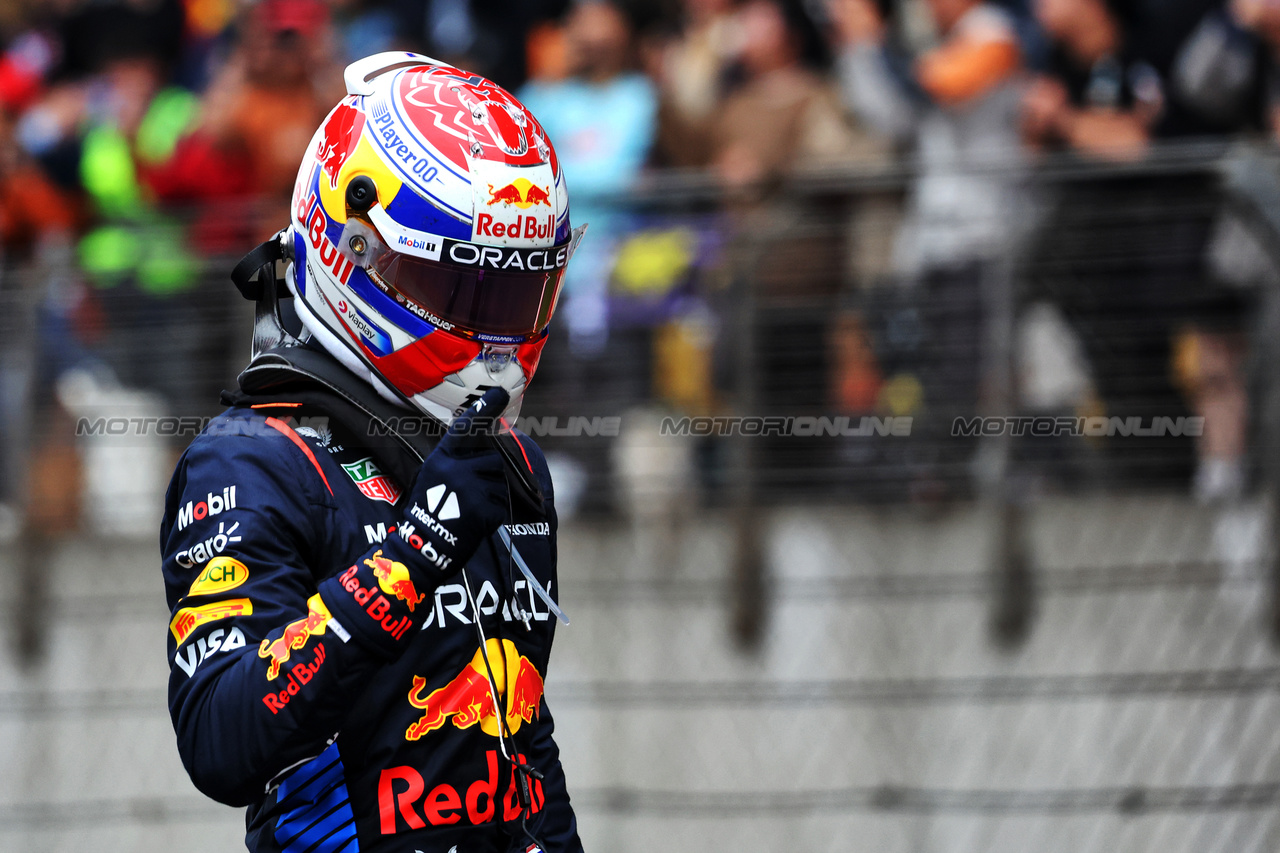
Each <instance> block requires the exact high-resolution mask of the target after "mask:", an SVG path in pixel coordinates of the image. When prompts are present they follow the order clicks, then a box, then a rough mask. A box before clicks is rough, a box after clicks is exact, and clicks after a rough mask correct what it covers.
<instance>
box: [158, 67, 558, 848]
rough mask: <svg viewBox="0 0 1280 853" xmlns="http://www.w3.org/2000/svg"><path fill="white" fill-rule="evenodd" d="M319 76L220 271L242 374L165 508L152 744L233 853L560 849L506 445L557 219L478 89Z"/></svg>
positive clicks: (539, 528) (554, 249) (546, 548)
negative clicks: (238, 309)
mask: <svg viewBox="0 0 1280 853" xmlns="http://www.w3.org/2000/svg"><path fill="white" fill-rule="evenodd" d="M345 78H346V86H347V93H348V94H347V96H346V97H345V98H343V100H342V102H341V103H339V104H338V105H337V106H336V107H335V108H334V110H333V112H331V113H330V114H329V116H328V117H327V118H326V119H325V121H324V124H323V125H322V126H321V127H320V128H319V130H318V131H317V132H316V134H315V137H314V138H313V139H312V142H311V146H310V148H309V149H308V152H307V154H306V156H305V157H304V159H303V162H302V165H301V167H300V169H299V171H298V177H297V182H296V184H295V187H294V193H293V209H292V213H291V217H290V223H289V226H288V227H287V228H285V229H284V230H282V231H281V232H280V233H279V234H278V235H276V237H274V238H273V239H271V240H269V241H267V242H266V243H264V244H262V245H261V246H259V247H258V248H257V249H255V250H254V251H253V252H251V253H250V254H249V255H248V256H247V257H246V259H245V260H244V261H242V262H241V263H240V265H239V266H237V268H236V270H235V271H234V272H233V274H232V278H233V280H234V281H235V282H236V284H237V286H238V287H239V288H240V290H241V292H242V293H243V294H244V295H245V296H246V297H248V298H251V299H254V300H255V301H256V302H257V321H256V323H255V327H254V359H253V361H252V362H251V363H250V364H249V366H248V367H247V368H246V369H245V371H244V372H243V373H242V374H241V375H240V378H239V382H238V388H237V389H236V390H234V391H230V392H226V393H225V394H224V396H223V399H224V402H225V403H226V404H227V405H228V406H229V408H228V409H227V410H226V411H225V412H224V413H223V414H222V415H220V416H219V417H217V418H215V419H214V420H213V421H212V422H211V423H210V425H209V427H208V428H207V429H206V430H205V431H204V432H203V433H202V434H201V435H200V436H199V437H198V438H197V439H196V440H195V441H194V442H193V443H192V444H191V446H190V447H189V448H188V449H187V450H186V452H185V453H184V454H183V456H182V458H181V460H180V461H179V463H178V466H177V470H176V471H175V473H174V475H173V480H172V482H171V483H170V486H169V491H168V494H167V496H166V503H165V516H164V521H163V523H162V525H161V530H160V547H161V552H162V557H163V571H164V579H165V587H166V592H167V595H168V602H169V608H170V611H171V620H170V623H169V634H168V657H169V661H170V668H171V675H170V681H169V710H170V714H171V716H172V719H173V726H174V730H175V731H176V733H177V739H178V750H179V752H180V754H181V756H182V761H183V763H184V765H185V767H186V769H187V772H188V773H189V774H190V776H191V779H192V781H193V782H194V783H195V785H196V787H197V788H199V789H200V790H201V791H202V792H204V793H205V794H207V795H208V796H210V797H212V798H213V799H215V800H218V801H219V802H222V803H226V804H228V805H232V806H245V807H247V808H248V813H247V818H246V825H247V835H246V843H247V845H248V848H249V849H250V850H251V851H257V853H267V851H272V853H275V851H284V852H285V853H294V851H297V853H303V851H307V852H308V853H325V851H343V853H356V851H371V852H372V851H396V853H415V851H418V852H419V853H447V851H459V852H460V853H481V851H527V853H534V851H539V850H543V851H548V853H551V851H574V850H581V848H582V845H581V842H580V841H579V838H578V833H577V824H576V821H575V818H574V813H573V810H572V808H571V806H570V803H569V796H568V793H567V791H566V787H565V780H564V773H563V771H562V769H561V765H560V759H559V752H558V750H557V747H556V744H555V741H554V740H553V739H552V719H551V714H550V712H549V710H548V708H547V704H546V702H545V700H544V698H543V678H544V676H545V673H546V670H547V659H548V656H549V654H550V650H551V642H552V637H553V633H554V627H555V623H556V621H557V620H558V619H559V620H561V621H566V622H567V620H564V618H563V612H562V611H561V610H560V608H559V606H558V604H557V601H556V598H557V595H556V594H557V593H558V591H559V587H558V585H557V584H556V577H555V571H556V568H555V567H556V542H555V536H556V515H555V510H554V508H553V503H552V486H551V479H550V475H549V474H548V471H547V465H546V462H545V460H544V458H543V456H542V453H541V452H540V451H539V449H538V448H537V446H535V445H534V444H533V442H532V441H530V440H529V438H528V437H527V436H524V435H522V434H520V433H518V432H516V431H514V430H512V429H511V428H510V424H512V423H514V421H515V418H516V417H517V415H518V413H519V410H520V401H521V397H522V395H523V393H524V390H525V387H526V386H527V385H528V383H529V381H530V380H531V379H532V378H533V375H534V371H535V370H536V369H537V366H538V357H539V354H540V352H541V349H542V346H543V343H544V342H545V336H546V327H547V323H548V322H549V321H550V319H551V315H552V312H553V310H554V309H555V305H556V299H557V297H558V295H559V290H560V283H561V279H562V278H563V276H564V270H565V265H566V264H567V262H568V260H569V257H570V256H571V255H572V253H573V249H574V248H575V246H576V244H577V241H578V240H579V239H580V237H581V233H582V228H581V227H580V228H578V229H577V230H573V229H571V228H570V225H569V203H568V195H567V191H566V187H565V179H564V175H563V174H562V172H561V170H560V166H559V163H558V161H557V159H556V153H555V150H554V149H553V148H552V147H551V142H550V140H548V139H547V137H546V134H545V133H544V132H543V130H542V127H541V125H539V124H538V122H537V120H536V119H535V118H534V117H533V116H532V115H531V114H530V113H529V112H528V111H527V110H526V109H525V108H524V106H522V105H521V104H520V103H519V102H518V101H517V100H516V99H515V98H513V97H512V96H511V95H510V94H509V93H507V92H506V91H504V90H503V89H501V88H499V87H498V86H496V85H494V84H493V83H492V82H490V81H489V80H486V79H484V78H483V77H479V76H476V75H474V74H470V73H468V72H466V71H462V70H460V69H458V68H454V67H451V66H448V65H445V64H442V63H440V62H437V61H436V60H433V59H430V58H429V57H425V56H420V55H417V54H411V53H400V52H397V53H383V54H378V55H376V56H371V57H367V58H365V59H362V60H360V61H358V62H356V63H353V64H352V65H351V66H349V67H348V68H347V69H346V73H345ZM280 276H282V280H281V279H280V278H278V277H280ZM295 318H296V319H295Z"/></svg>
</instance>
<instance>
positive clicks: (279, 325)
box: [223, 231, 546, 521]
mask: <svg viewBox="0 0 1280 853" xmlns="http://www.w3.org/2000/svg"><path fill="white" fill-rule="evenodd" d="M287 236H288V235H287V231H280V232H279V233H277V234H276V235H275V236H273V237H272V238H271V239H270V240H267V241H266V242H265V243H261V244H259V245H258V246H257V247H256V248H255V249H253V250H252V251H251V252H249V254H247V255H245V256H244V257H243V258H242V259H241V260H240V262H239V263H238V264H236V266H235V268H234V269H233V270H232V271H231V281H232V282H233V283H234V284H235V286H236V289H238V290H239V291H240V293H241V295H242V296H244V298H245V299H248V300H250V301H253V302H255V303H256V305H257V308H256V311H255V317H254V325H253V355H254V359H253V361H252V362H251V363H250V365H249V367H248V368H246V369H245V371H244V372H243V373H242V374H240V390H239V391H238V392H224V394H223V401H224V402H226V403H227V404H228V405H237V404H239V403H240V399H239V397H238V396H237V395H239V394H245V395H250V396H254V397H255V399H254V400H253V401H252V402H263V401H264V399H265V398H266V397H271V398H272V399H274V400H277V401H279V400H288V401H289V402H295V403H303V404H304V405H308V406H311V407H313V408H315V409H318V410H319V411H320V412H322V413H323V414H327V415H329V416H331V417H333V418H334V419H335V420H337V421H338V422H339V423H341V424H342V425H343V426H345V427H347V429H348V430H349V431H351V433H352V434H353V435H357V436H366V437H367V438H368V439H369V449H370V451H371V452H373V453H374V456H375V459H376V460H377V462H378V463H379V465H384V467H385V470H387V471H390V472H391V473H392V476H395V477H398V478H399V480H400V482H402V483H412V482H413V480H414V478H415V477H416V476H417V471H418V468H419V467H421V465H422V462H423V460H424V459H426V458H427V455H428V454H429V453H430V452H431V451H432V449H433V448H434V447H435V439H436V437H437V436H435V435H433V431H432V430H423V429H417V430H412V431H406V430H401V429H399V428H398V425H399V424H402V423H404V422H405V421H406V420H409V419H407V418H406V417H405V412H404V410H402V409H399V408H397V407H395V406H393V405H392V404H390V403H388V402H387V401H386V400H384V399H383V398H382V397H380V396H379V395H378V393H377V392H376V391H374V390H373V388H371V387H370V386H369V384H368V383H367V382H364V381H362V380H361V379H360V378H358V377H357V376H355V375H354V374H352V373H351V371H349V370H347V369H346V368H345V367H343V366H342V365H341V364H339V363H338V362H337V361H336V360H334V359H333V358H330V357H329V356H328V355H327V354H326V353H323V352H321V351H317V350H313V349H311V348H309V347H306V346H304V345H303V344H302V343H301V341H299V340H298V339H297V338H296V337H294V335H292V334H291V333H290V332H289V331H288V330H287V329H286V328H285V324H284V321H283V319H282V318H281V315H280V300H281V299H282V298H287V297H290V296H292V294H291V293H290V291H289V289H288V287H287V286H286V285H285V283H284V282H283V281H282V280H281V279H280V278H279V277H278V276H277V275H276V264H277V262H279V261H281V260H285V257H286V249H285V247H286V245H287V242H286V238H287ZM286 392H287V393H288V394H290V395H292V396H288V397H281V394H283V393H286ZM300 395H305V396H306V397H307V398H308V399H303V396H300ZM245 399H246V400H247V397H246V398H245ZM420 425H421V423H420V422H419V426H420ZM384 438H389V439H391V440H390V441H387V440H382V441H379V440H378V439H384ZM494 444H495V445H496V447H497V449H498V452H499V453H500V454H501V455H502V458H503V461H504V462H505V463H506V465H505V466H504V468H505V470H506V478H507V486H508V488H509V489H510V492H511V500H512V510H513V513H514V515H515V516H516V517H515V518H513V519H512V520H513V521H537V520H545V518H546V512H545V510H544V509H543V503H542V500H543V499H542V489H541V488H540V487H539V485H538V480H537V477H536V476H535V475H534V473H533V470H532V468H531V467H530V465H529V460H528V458H527V457H526V456H525V453H524V449H523V448H522V447H521V446H520V443H519V441H518V440H517V439H516V438H515V437H514V436H512V435H510V434H503V435H500V436H497V437H495V439H494ZM383 457H385V458H383Z"/></svg>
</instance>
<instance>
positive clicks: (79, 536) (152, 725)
mask: <svg viewBox="0 0 1280 853" xmlns="http://www.w3.org/2000/svg"><path fill="white" fill-rule="evenodd" d="M0 45H2V46H3V47H2V49H0V578H2V579H3V583H0V602H2V606H3V623H2V624H3V634H4V636H3V639H4V643H3V647H2V648H0V765H2V766H3V767H4V772H3V773H0V849H3V850H15V851H17V850H22V851H64V850H66V851H70V850H76V851H79V850H84V849H89V850H93V851H95V853H106V851H136V850H151V849H180V850H183V851H226V850H234V849H237V848H239V847H240V846H241V837H242V834H243V818H242V815H241V813H240V812H239V811H237V810H232V809H228V808H224V807H221V806H219V805H217V804H215V803H213V802H212V801H209V800H206V799H204V798H203V797H202V796H200V795H199V794H198V793H197V792H196V791H195V789H194V788H193V787H192V786H191V784H190V783H189V781H188V780H187V778H186V776H185V775H184V773H183V771H182V768H181V765H180V763H179V761H178V757H177V753H176V749H175V748H174V745H173V744H174V741H173V734H172V730H171V728H170V724H169V720H168V715H167V711H166V706H165V684H166V679H167V672H168V665H167V664H168V662H167V661H165V660H164V654H165V645H164V632H165V625H166V622H167V618H168V617H167V612H166V610H165V605H164V599H163V595H162V582H161V578H160V573H159V563H158V547H157V544H156V534H157V527H158V522H159V518H160V514H161V502H162V498H163V491H164V488H165V485H166V484H167V480H168V477H169V474H170V472H171V471H172V467H173V464H174V462H175V461H176V458H177V455H178V454H179V453H180V452H181V450H182V448H183V447H184V446H185V445H186V444H187V443H188V442H189V441H190V439H191V437H192V436H193V435H194V433H195V431H196V430H198V428H199V425H200V424H201V423H202V421H201V419H202V418H207V417H209V416H211V415H214V414H216V413H217V412H218V411H219V409H220V406H219V402H218V392H219V390H220V389H223V388H228V387H232V386H233V384H234V381H235V376H236V374H237V373H238V371H239V370H240V369H241V368H242V367H243V366H244V365H245V364H246V363H247V361H248V357H249V343H250V332H251V324H252V305H250V304H249V303H247V302H244V301H243V300H241V299H240V297H239V295H238V294H237V293H236V291H235V290H234V288H233V287H232V286H231V284H230V281H229V279H228V271H229V269H230V268H231V266H232V265H233V263H234V262H235V261H236V260H237V259H238V258H239V257H240V255H241V254H242V253H243V252H245V251H246V250H248V249H249V248H251V247H252V246H253V245H255V244H256V243H257V242H259V241H260V240H263V239H265V238H266V237H268V236H269V235H270V234H271V233H273V232H274V231H275V230H276V229H278V228H280V227H281V226H283V225H284V224H285V223H286V222H287V217H288V196H289V193H290V191H291V189H292V186H293V178H294V175H295V173H296V170H297V166H298V164H299V162H300V161H301V159H302V156H303V154H304V152H305V148H306V146H307V144H308V140H309V139H310V137H311V134H312V133H313V132H314V130H315V128H316V127H317V126H318V125H319V123H320V121H321V119H322V118H323V116H324V115H325V114H326V113H327V111H328V110H329V109H330V108H331V107H332V106H333V105H334V104H335V103H336V102H337V101H338V99H339V98H340V97H341V95H342V82H341V70H342V68H343V66H344V65H345V64H346V63H348V62H350V61H352V60H354V59H356V58H359V57H361V56H364V55H367V54H370V53H374V52H378V51H382V50H391V49H410V50H418V51H423V52H426V53H428V54H430V55H432V56H436V57H439V58H441V59H444V60H448V61H451V62H454V63H456V64H459V65H462V66H465V67H467V68H469V69H473V70H476V71H479V72H481V73H483V74H486V75H488V76H490V77H492V78H493V79H494V80H496V81H497V82H499V83H501V84H502V85H504V86H506V87H508V88H510V89H511V90H512V91H514V92H516V93H517V94H518V95H519V96H520V97H521V98H522V99H523V100H524V101H525V102H526V104H527V105H528V106H529V107H530V108H531V109H532V110H533V112H534V113H535V114H536V115H537V116H538V117H539V118H540V119H541V121H542V123H543V124H544V126H545V127H546V129H547V131H548V133H549V134H550V136H551V139H552V141H553V142H554V144H555V145H556V148H557V151H558V153H559V155H560V158H561V162H562V163H563V164H564V168H565V170H566V174H567V176H568V181H569V184H570V187H571V191H572V194H573V217H574V221H575V222H582V221H589V222H590V223H591V229H590V232H589V234H588V237H587V239H586V241H585V242H584V244H583V246H582V249H581V250H580V252H579V254H578V256H577V257H576V258H575V261H574V265H573V267H571V269H570V273H569V279H568V282H567V285H566V296H565V298H564V299H563V300H562V302H561V308H560V310H559V312H558V315H557V317H556V318H555V321H554V323H553V325H552V330H553V334H552V337H551V342H550V343H549V345H548V346H547V349H546V351H545V354H544V356H543V359H542V364H541V367H540V369H539V372H538V376H537V380H536V382H535V383H534V385H533V387H532V389H531V393H530V394H529V395H528V397H527V398H526V404H525V411H524V413H523V414H524V416H523V417H522V422H521V425H522V426H523V427H524V428H525V430H526V431H527V432H530V433H531V434H532V435H533V436H534V437H535V438H536V439H537V440H538V441H539V442H540V443H541V444H542V445H543V447H544V448H545V449H546V451H547V453H548V457H549V460H550V462H551V465H552V467H553V472H554V476H555V478H556V485H557V493H558V502H559V508H560V514H561V519H562V526H561V538H560V560H561V566H560V574H561V578H560V580H561V584H562V587H563V588H562V589H561V590H558V591H557V592H558V597H559V599H560V601H561V603H562V605H563V606H564V607H565V609H566V610H567V611H568V613H569V615H570V617H571V618H572V620H573V624H572V626H571V627H569V628H562V629H561V631H560V634H559V637H558V640H557V652H556V656H555V665H554V666H553V667H552V670H551V672H550V674H549V678H548V680H547V688H546V689H547V697H548V703H549V705H550V706H552V707H553V708H554V709H555V711H556V716H557V720H558V722H559V726H558V729H559V731H558V739H559V741H560V744H561V748H562V751H563V758H564V763H565V765H566V770H567V773H568V777H569V780H570V790H571V792H572V794H573V796H574V803H575V806H576V807H577V809H578V814H579V818H580V824H581V832H582V836H583V839H584V841H585V843H586V845H587V848H588V849H589V850H597V851H599V850H609V851H640V850H654V849H660V850H685V851H695V850H697V851H702V850H709V849H726V850H731V849H752V850H778V851H783V850H785V851H794V850H805V851H807V850H831V851H836V850H839V851H847V850H866V851H877V853H879V852H880V851H972V850H981V851H1073V853H1074V852H1075V851H1108V853H1111V852H1112V851H1146V850H1158V851H1180V850H1186V851H1197V853H1199V851H1232V853H1234V851H1254V850H1257V851H1263V850H1268V851H1270V850H1275V849H1276V848H1277V847H1278V846H1280V810H1278V806H1280V657H1278V656H1277V648H1278V645H1277V643H1278V640H1280V605H1278V604H1277V602H1278V601H1280V597H1278V596H1277V590H1278V589H1280V548H1277V544H1276V538H1277V535H1280V523H1278V522H1280V515H1278V513H1280V510H1278V509H1277V508H1278V507H1280V500H1278V498H1280V491H1278V489H1280V455H1278V454H1277V449H1278V448H1280V370H1278V369H1277V364H1278V363H1280V362H1278V359H1280V151H1278V149H1277V138H1278V137H1277V134H1278V133H1280V2H1277V0H1230V1H1229V2H1225V1H1224V0H987V1H986V2H983V1H982V0H803V2H802V0H652V2H645V0H631V1H630V2H621V0H619V2H604V1H603V0H600V1H599V2H577V3H573V2H567V0H488V2H483V3H482V2H471V0H385V2H378V0H325V2H321V0H258V2H256V3H253V2H240V0H182V1H181V2H179V0H30V2H23V0H2V2H0ZM978 418H983V419H984V420H977V419H978ZM734 419H738V420H734ZM138 423H141V424H144V426H143V427H138V426H137V424H138Z"/></svg>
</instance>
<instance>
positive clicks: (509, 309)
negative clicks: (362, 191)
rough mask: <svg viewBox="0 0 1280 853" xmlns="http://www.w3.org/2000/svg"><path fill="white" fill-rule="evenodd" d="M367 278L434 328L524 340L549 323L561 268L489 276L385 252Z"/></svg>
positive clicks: (372, 261) (370, 266) (480, 271)
mask: <svg viewBox="0 0 1280 853" xmlns="http://www.w3.org/2000/svg"><path fill="white" fill-rule="evenodd" d="M365 271H366V272H367V273H368V274H369V276H370V278H372V279H374V280H375V282H376V283H378V284H381V285H383V286H384V287H387V288H390V289H391V290H394V291H395V292H396V293H398V294H400V295H401V296H403V297H404V298H405V299H406V300H408V301H409V302H412V303H413V304H414V305H416V306H417V307H419V308H421V309H423V311H425V312H426V313H427V314H428V318H427V319H428V320H430V321H431V322H432V323H433V324H434V325H437V326H439V327H441V328H444V329H447V330H450V331H453V330H461V331H463V332H467V333H471V334H475V335H480V336H487V335H492V336H497V337H510V338H527V337H530V336H533V335H537V334H539V333H541V332H542V330H543V329H545V328H546V327H547V324H548V323H549V322H551V315H552V313H553V312H554V311H555V307H556V301H557V299H558V298H559V296H560V285H561V283H562V282H563V280H564V268H563V267H560V268H559V269H551V270H546V271H527V270H525V271H518V270H495V269H486V268H483V267H476V266H464V265H462V264H451V263H445V262H439V261H428V260H424V259H422V258H417V257H414V256H413V255H406V254H403V253H401V252H396V251H393V250H391V249H384V250H383V251H381V252H377V253H376V255H375V256H374V257H373V258H371V259H370V263H369V264H368V266H366V267H365Z"/></svg>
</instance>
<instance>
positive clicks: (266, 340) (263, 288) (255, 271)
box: [231, 228, 302, 358]
mask: <svg viewBox="0 0 1280 853" xmlns="http://www.w3.org/2000/svg"><path fill="white" fill-rule="evenodd" d="M288 235H289V229H287V228H285V229H283V230H281V231H279V232H278V233H277V234H276V235H275V236H274V237H272V238H271V239H270V240H267V241H266V242H265V243H260V244H259V245H258V246H257V248H255V249H253V251H251V252H249V254H247V255H245V256H244V257H243V258H241V259H240V263H238V264H236V266H235V269H233V270H232V271H231V281H232V282H233V283H234V284H235V286H236V289H238V290H239V291H240V294H241V295H242V296H243V297H244V298H245V299H248V300H251V301H252V302H253V303H254V317H253V357H254V358H257V357H258V355H259V354H260V353H263V352H266V351H267V350H270V349H276V348H277V347H283V346H301V345H302V341H300V340H298V338H297V336H295V335H294V334H293V333H292V332H290V331H289V330H288V329H287V328H286V327H285V322H284V319H283V318H282V317H281V315H280V299H281V297H287V296H291V295H292V294H290V292H289V288H288V286H287V285H286V284H285V283H284V281H283V279H282V278H281V277H280V276H278V275H277V274H276V264H277V263H279V262H280V261H283V260H284V259H285V251H284V245H285V241H286V240H287V239H288Z"/></svg>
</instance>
